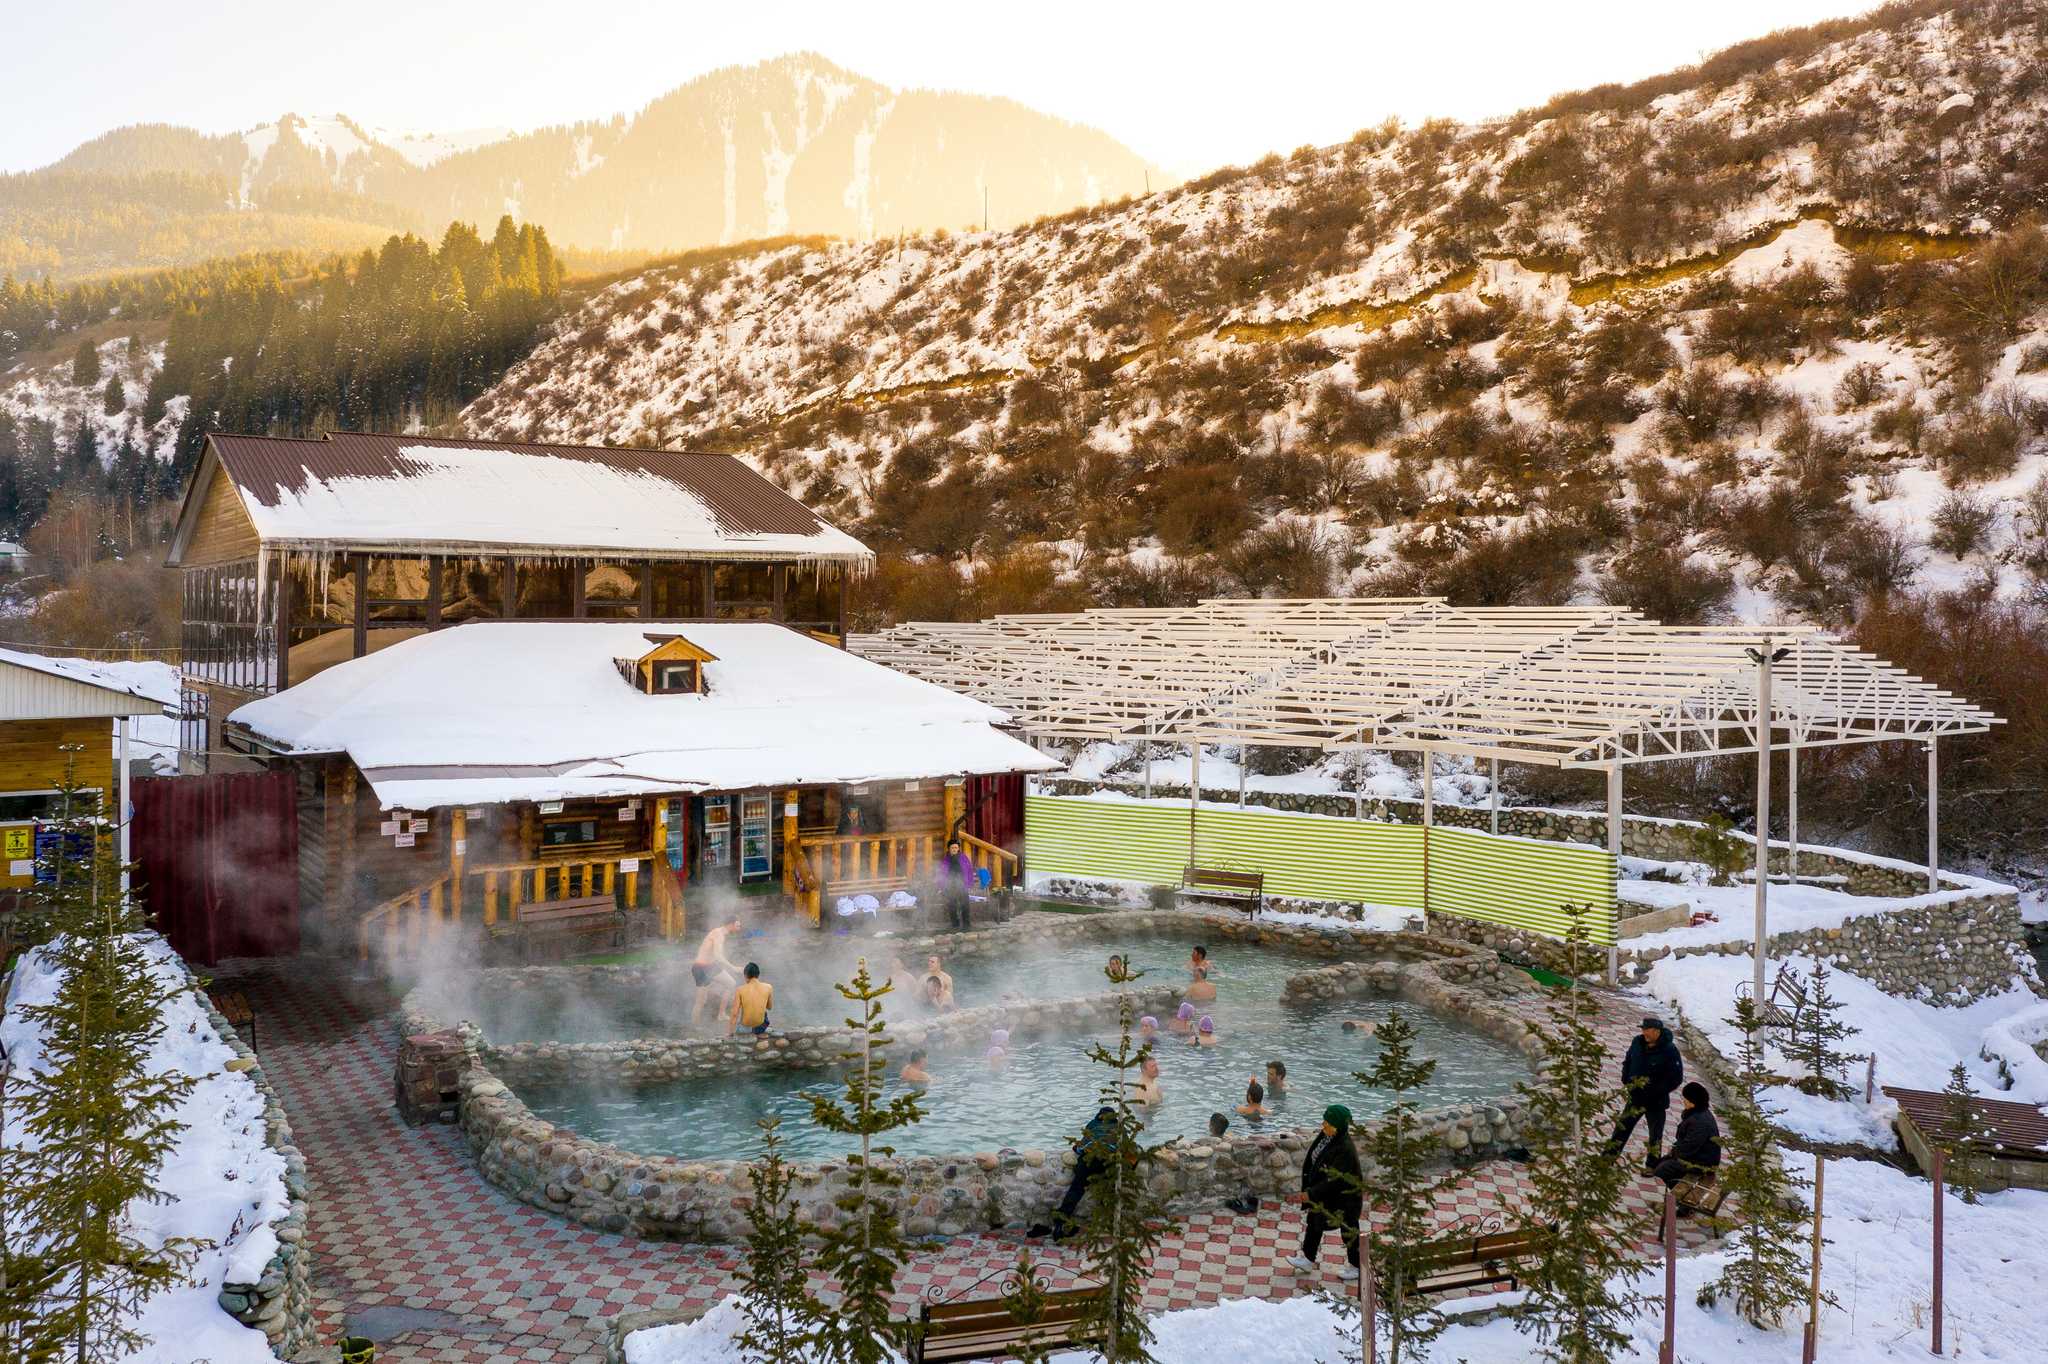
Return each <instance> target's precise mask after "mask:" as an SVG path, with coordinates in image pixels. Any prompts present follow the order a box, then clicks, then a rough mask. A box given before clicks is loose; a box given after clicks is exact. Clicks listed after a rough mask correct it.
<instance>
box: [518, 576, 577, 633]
mask: <svg viewBox="0 0 2048 1364" xmlns="http://www.w3.org/2000/svg"><path fill="white" fill-rule="evenodd" d="M574 572H575V570H574V569H572V568H570V566H569V565H567V564H560V563H531V562H529V563H522V564H520V565H519V568H518V577H517V579H516V582H517V584H518V590H517V592H516V594H515V601H514V605H513V608H512V610H513V614H514V615H516V616H518V617H519V618H520V619H521V620H550V619H552V620H567V619H568V618H569V616H570V613H571V610H572V608H573V605H574V603H573V602H572V601H571V597H572V595H573V593H574V590H575V589H574V587H573V586H572V585H571V575H572V574H573V573H574Z"/></svg>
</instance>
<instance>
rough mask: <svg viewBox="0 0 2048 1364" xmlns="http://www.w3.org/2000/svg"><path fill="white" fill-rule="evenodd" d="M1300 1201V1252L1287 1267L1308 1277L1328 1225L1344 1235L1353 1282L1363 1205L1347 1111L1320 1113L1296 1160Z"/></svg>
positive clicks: (1362, 1182)
mask: <svg viewBox="0 0 2048 1364" xmlns="http://www.w3.org/2000/svg"><path fill="white" fill-rule="evenodd" d="M1300 1198H1301V1202H1302V1204H1303V1206H1304V1207H1305V1209H1306V1211H1307V1214H1308V1225H1307V1226H1306V1227H1305V1228H1304V1229H1303V1231H1302V1237H1301V1253H1300V1254H1299V1255H1292V1256H1289V1257H1288V1260H1287V1263H1288V1264H1290V1265H1292V1266H1293V1267H1294V1268H1295V1269H1296V1270H1298V1271H1299V1272H1301V1273H1303V1274H1308V1273H1312V1272H1314V1270H1315V1267H1316V1256H1317V1255H1319V1254H1320V1253H1321V1252H1322V1248H1323V1237H1324V1236H1325V1235H1326V1234H1327V1233H1328V1232H1329V1230H1330V1228H1331V1226H1332V1225H1335V1227H1336V1228H1337V1230H1338V1231H1340V1232H1342V1233H1343V1234H1344V1257H1345V1259H1346V1260H1347V1261H1349V1263H1347V1264H1346V1265H1345V1266H1344V1270H1343V1275H1344V1278H1345V1279H1347V1280H1355V1279H1357V1278H1358V1218H1359V1214H1360V1213H1361V1212H1362V1211H1363V1209H1364V1207H1365V1180H1364V1176H1363V1174H1362V1173H1361V1172H1360V1170H1359V1168H1358V1148H1357V1147H1356V1146H1354V1145H1352V1144H1351V1110H1350V1109H1348V1108H1346V1107H1345V1106H1344V1105H1343V1104H1331V1105H1330V1106H1329V1107H1328V1108H1326V1109H1324V1110H1323V1129H1322V1131H1320V1132H1318V1133H1316V1136H1315V1140H1314V1141H1311V1142H1310V1143H1309V1144H1308V1152H1307V1154H1305V1155H1303V1156H1302V1158H1301V1194H1300Z"/></svg>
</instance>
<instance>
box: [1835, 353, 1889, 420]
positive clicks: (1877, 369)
mask: <svg viewBox="0 0 2048 1364" xmlns="http://www.w3.org/2000/svg"><path fill="white" fill-rule="evenodd" d="M1890 388H1891V385H1890V383H1889V382H1887V380H1886V379H1885V377H1884V366H1883V365H1879V364H1874V363H1872V362H1871V361H1869V360H1859V361H1857V362H1856V363H1855V364H1853V365H1851V366H1849V368H1848V369H1846V370H1844V371H1843V372H1842V379H1841V382H1840V383H1838V384H1836V385H1835V410H1836V411H1838V412H1853V411H1855V410H1856V409H1857V408H1859V407H1868V406H1870V404H1872V403H1874V402H1876V401H1877V400H1878V399H1879V398H1882V397H1884V396H1885V394H1886V393H1887V392H1889V391H1890Z"/></svg>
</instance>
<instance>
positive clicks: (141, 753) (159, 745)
mask: <svg viewBox="0 0 2048 1364" xmlns="http://www.w3.org/2000/svg"><path fill="white" fill-rule="evenodd" d="M79 661H80V662H83V663H90V664H91V665H92V666H93V667H95V668H97V669H99V670H100V671H101V672H103V673H112V674H113V675H114V676H116V677H118V678H120V679H121V680H122V681H124V682H127V683H129V684H130V685H132V686H133V687H134V688H135V689H136V690H137V691H139V692H141V693H142V694H143V695H144V696H147V697H148V698H149V699H150V700H152V701H158V702H161V703H162V704H164V705H165V706H168V707H169V708H170V713H169V714H167V715H138V716H136V717H135V718H134V719H133V720H130V721H129V722H128V756H129V757H130V758H131V759H135V760H141V759H143V758H147V759H148V760H149V764H150V770H151V771H153V772H165V773H171V774H175V773H176V772H177V770H178V692H179V688H180V686H181V685H182V684H181V683H180V682H179V680H178V670H177V669H176V668H174V667H172V666H171V665H170V664H168V663H161V662H158V661H156V660H153V659H136V660H132V661H126V660H124V661H115V662H109V661H107V660H105V659H81V660H79ZM115 751H116V753H118V752H119V741H118V740H116V749H115Z"/></svg>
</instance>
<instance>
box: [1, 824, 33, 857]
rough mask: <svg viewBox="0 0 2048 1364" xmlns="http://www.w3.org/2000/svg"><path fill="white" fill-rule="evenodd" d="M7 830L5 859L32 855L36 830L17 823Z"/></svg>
mask: <svg viewBox="0 0 2048 1364" xmlns="http://www.w3.org/2000/svg"><path fill="white" fill-rule="evenodd" d="M6 832H7V860H8V861H10V862H14V861H19V860H20V859H22V858H24V857H34V856H35V852H36V831H35V830H34V829H33V828H29V827H27V826H25V825H17V826H16V827H14V828H12V829H9V830H7V831H6Z"/></svg>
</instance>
